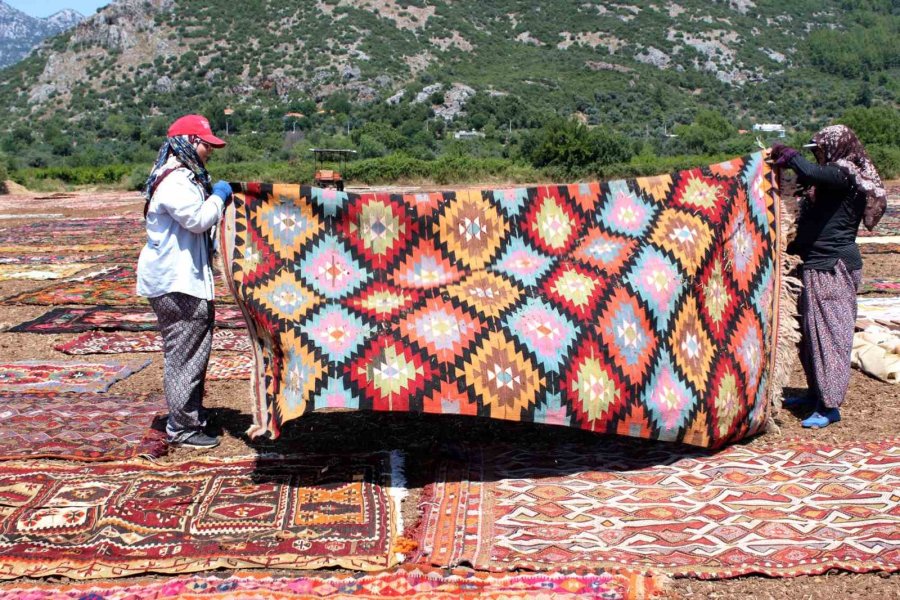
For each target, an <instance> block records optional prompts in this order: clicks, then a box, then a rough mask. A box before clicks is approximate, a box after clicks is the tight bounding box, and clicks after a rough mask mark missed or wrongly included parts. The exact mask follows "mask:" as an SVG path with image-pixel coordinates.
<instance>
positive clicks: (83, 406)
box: [0, 392, 166, 595]
mask: <svg viewBox="0 0 900 600" xmlns="http://www.w3.org/2000/svg"><path fill="white" fill-rule="evenodd" d="M0 414H2V415H3V420H2V421H0V459H2V460H11V459H23V458H64V459H70V460H83V461H111V460H126V459H129V458H134V457H135V456H150V457H158V456H162V455H163V454H164V453H165V450H166V443H165V440H166V436H165V433H164V431H163V429H162V427H160V428H159V429H154V428H152V425H153V424H154V421H155V420H157V418H161V417H163V416H164V415H165V414H166V401H165V399H164V398H163V397H162V395H160V394H152V395H136V394H132V395H121V396H119V395H115V396H106V395H104V396H97V395H95V394H22V393H17V392H0ZM0 497H3V494H2V492H0ZM0 595H2V594H0Z"/></svg>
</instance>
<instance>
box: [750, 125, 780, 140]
mask: <svg viewBox="0 0 900 600" xmlns="http://www.w3.org/2000/svg"><path fill="white" fill-rule="evenodd" d="M753 131H761V132H763V133H776V134H778V137H780V138H783V137H784V125H782V124H781V123H754V124H753Z"/></svg>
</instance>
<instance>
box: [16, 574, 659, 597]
mask: <svg viewBox="0 0 900 600" xmlns="http://www.w3.org/2000/svg"><path fill="white" fill-rule="evenodd" d="M664 589H665V583H664V582H663V581H662V579H661V578H660V577H658V576H656V577H654V576H652V575H635V574H629V573H604V572H598V573H539V574H535V573H528V574H522V575H496V574H490V573H474V572H459V573H451V574H447V573H444V572H440V571H433V570H429V569H422V568H417V567H414V568H399V569H397V570H394V571H386V572H383V573H376V574H374V575H332V576H330V577H299V578H290V577H271V576H267V575H260V574H253V573H238V574H236V575H234V576H231V577H214V576H212V577H199V576H195V577H175V578H171V579H156V580H151V581H144V582H139V583H130V584H128V585H122V584H119V585H116V584H115V583H110V582H103V583H100V582H98V583H89V584H84V583H82V584H76V585H55V586H49V585H46V584H17V585H15V586H14V587H6V588H0V595H2V596H3V598H5V599H6V600H159V599H160V598H181V599H182V600H191V599H195V598H196V599H204V598H210V599H215V598H252V599H253V600H282V599H293V600H319V599H321V598H331V599H341V598H398V599H402V600H457V599H462V600H476V599H479V600H526V599H528V600H537V599H550V598H554V599H558V600H565V599H568V598H572V599H576V598H585V599H587V598H598V599H602V600H645V599H650V598H658V597H663V596H662V594H663V593H664Z"/></svg>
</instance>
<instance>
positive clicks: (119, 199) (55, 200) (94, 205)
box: [0, 192, 144, 220]
mask: <svg viewBox="0 0 900 600" xmlns="http://www.w3.org/2000/svg"><path fill="white" fill-rule="evenodd" d="M143 203H144V199H143V198H142V197H141V195H140V193H138V192H79V193H56V194H37V195H35V194H11V195H4V196H0V210H19V209H21V208H22V207H23V206H27V207H28V209H29V210H32V211H49V212H52V211H56V210H59V209H60V208H62V207H65V208H66V209H69V210H92V209H95V210H107V209H110V208H121V207H123V206H134V207H135V212H134V214H135V215H137V214H139V211H140V210H141V205H142V204H143ZM104 218H107V219H108V218H109V217H104ZM79 220H84V219H79Z"/></svg>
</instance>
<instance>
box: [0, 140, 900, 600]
mask: <svg viewBox="0 0 900 600" xmlns="http://www.w3.org/2000/svg"><path fill="white" fill-rule="evenodd" d="M772 184H773V182H772V180H771V173H770V172H769V171H768V167H767V166H766V165H765V163H764V162H763V161H761V160H760V155H754V156H751V157H746V158H743V159H735V160H732V161H728V162H726V163H721V164H718V165H713V166H711V167H709V168H704V169H695V170H692V171H685V172H681V173H674V174H672V175H667V176H661V177H655V178H646V179H643V180H638V181H621V182H609V183H603V184H585V185H574V186H559V187H544V188H522V189H514V190H483V191H478V192H477V193H476V192H466V193H460V192H456V193H453V192H444V193H430V194H418V195H382V194H371V195H365V196H355V195H352V194H340V193H336V192H333V191H325V190H316V189H310V188H300V187H296V186H294V187H291V186H264V185H252V184H245V185H243V187H242V190H243V192H242V193H240V194H237V197H236V201H235V204H234V207H235V210H233V211H232V212H231V214H230V215H229V217H228V220H227V221H226V227H225V228H223V241H224V242H225V245H224V247H225V248H226V257H227V259H226V260H225V269H224V270H225V273H224V275H226V279H227V282H228V285H229V286H230V287H231V289H232V292H233V295H231V296H230V299H231V300H232V303H230V304H229V303H224V304H219V305H218V306H217V327H216V330H215V333H214V353H213V358H214V360H216V361H219V362H221V363H222V364H221V371H220V372H221V373H224V374H225V375H226V376H230V377H236V376H242V377H245V378H250V381H249V384H250V388H251V389H250V390H249V391H250V392H251V393H250V394H248V395H249V396H251V398H250V399H249V400H248V409H249V410H248V412H250V413H251V414H252V415H253V418H254V420H255V423H254V425H253V427H252V428H251V432H252V433H253V434H255V435H260V434H262V433H264V432H268V433H272V434H278V433H280V432H281V431H282V428H283V427H284V426H285V424H286V423H287V422H288V421H290V420H291V419H294V418H297V417H300V416H301V415H303V414H305V413H307V412H314V411H327V410H335V409H336V410H341V411H346V410H347V409H356V410H362V409H371V410H385V411H404V412H434V413H442V414H461V415H470V418H476V417H488V418H500V419H506V420H518V421H534V422H536V423H545V424H555V425H563V426H569V427H577V428H583V429H590V430H592V431H597V432H612V433H619V434H622V435H621V436H619V437H612V438H601V437H600V436H598V437H597V441H596V442H581V443H574V442H573V443H567V444H556V445H554V446H553V447H552V451H547V449H546V448H540V447H532V445H531V444H528V445H525V444H500V443H494V444H489V445H481V444H467V443H466V441H465V440H464V439H461V440H457V441H458V442H460V444H459V446H458V447H456V449H454V450H453V451H443V452H433V453H430V454H429V455H428V456H422V455H419V454H413V453H411V452H410V451H409V450H407V451H401V450H392V449H379V450H369V451H365V452H361V451H355V452H347V451H342V449H341V448H335V449H334V451H333V452H332V453H299V451H298V452H282V453H280V454H275V453H272V452H260V451H257V452H253V451H252V450H253V447H254V444H255V442H252V441H249V442H248V444H247V445H241V444H232V442H235V440H230V439H229V440H228V442H227V443H226V444H223V446H222V447H220V448H219V449H217V451H216V452H213V453H211V454H208V455H202V454H200V455H198V454H187V453H185V452H177V453H174V454H169V455H165V447H164V444H163V437H162V436H163V434H162V428H163V425H164V415H165V403H164V401H163V399H162V397H161V396H160V395H159V394H158V393H129V392H128V389H129V386H128V385H127V384H128V382H129V381H131V380H132V376H131V374H132V373H136V372H138V371H140V370H141V369H144V368H146V364H147V362H149V361H148V360H147V358H148V357H150V360H152V362H153V363H155V366H157V367H158V365H159V364H160V362H161V355H160V349H161V340H160V338H159V336H158V334H157V332H156V331H155V329H156V327H155V325H156V323H155V318H154V317H153V315H152V313H150V312H149V311H148V309H147V307H146V306H145V305H144V304H142V303H140V300H139V299H137V298H134V297H133V295H132V296H129V293H130V289H133V266H134V261H135V258H136V250H137V249H138V248H139V246H140V241H139V239H138V238H140V237H141V236H140V235H137V238H135V237H133V236H132V234H133V232H132V231H131V229H130V228H131V227H137V228H138V230H140V227H141V226H140V223H139V221H138V220H137V219H134V218H130V217H127V218H120V219H118V220H117V221H115V222H111V221H112V219H94V220H87V219H82V220H80V221H79V222H75V223H71V222H68V221H66V220H64V219H53V220H51V221H49V222H48V223H41V225H40V227H34V228H29V227H20V228H17V229H16V231H5V230H0V246H2V245H4V244H6V245H7V246H8V247H17V246H25V247H30V248H31V249H32V250H31V251H30V252H28V253H24V252H19V251H16V252H19V253H16V252H11V251H0V252H2V254H0V264H10V265H23V266H24V267H26V268H28V269H32V268H33V269H35V270H40V268H41V267H42V266H43V265H71V264H88V263H87V261H86V260H85V263H79V261H78V257H79V256H83V257H84V258H85V259H87V258H88V257H90V260H91V261H92V262H91V263H90V264H92V265H94V266H89V267H85V268H84V269H83V270H82V271H84V272H80V271H76V272H74V273H72V272H68V271H66V272H65V273H61V274H60V278H61V281H59V282H57V283H53V284H51V285H46V284H40V287H39V288H38V289H36V290H25V291H18V292H17V293H15V294H13V295H10V296H8V297H7V299H6V300H5V302H7V303H16V304H19V305H21V306H24V307H33V306H34V305H35V304H39V305H44V304H47V305H51V304H52V305H54V306H53V308H51V309H50V310H49V311H48V312H45V313H44V314H41V315H38V316H37V317H36V318H33V319H31V320H29V321H26V322H23V323H20V324H17V325H15V326H14V327H12V328H10V329H9V331H8V333H5V334H3V337H4V338H5V341H4V342H3V343H7V342H9V341H10V340H20V339H21V340H27V343H35V344H38V343H40V341H41V340H43V339H46V338H47V337H48V336H49V335H54V336H56V337H54V338H53V339H54V342H53V343H47V342H45V344H46V347H47V348H48V350H47V355H46V357H41V358H40V359H32V360H29V361H15V362H7V363H4V364H0V414H2V415H3V416H4V417H5V419H3V420H2V421H0V597H3V598H10V599H14V600H50V599H57V598H66V599H83V598H90V599H91V600H113V599H123V598H128V599H131V600H150V599H151V598H152V599H156V598H166V597H172V598H174V597H178V598H228V597H253V598H263V599H281V598H288V597H290V598H322V597H341V598H353V597H361V598H375V597H390V598H417V599H419V598H421V599H423V600H424V599H426V598H438V599H441V598H447V599H450V598H497V599H500V598H504V599H514V598H534V597H538V598H541V597H544V598H548V597H554V598H592V597H593V598H604V599H607V600H614V599H626V598H628V599H643V598H659V597H663V596H665V594H666V587H667V582H668V578H670V577H673V576H674V577H683V576H689V577H696V578H702V579H716V578H731V577H737V576H741V575H745V574H753V573H756V574H765V575H768V576H772V577H791V576H796V575H801V574H818V573H824V572H827V571H828V570H830V569H835V568H839V569H845V570H849V571H854V572H870V571H886V572H892V571H896V570H898V569H900V497H898V495H897V493H896V490H897V489H898V487H900V479H898V477H900V475H898V473H900V439H892V440H885V441H881V442H871V443H846V444H841V445H836V446H829V445H825V444H820V443H815V442H809V441H802V442H801V441H791V442H785V443H780V444H778V445H773V446H771V447H754V448H750V447H746V446H741V445H733V446H730V447H729V448H727V449H725V450H720V451H713V450H711V449H709V447H714V446H722V445H724V444H726V443H728V442H731V441H733V440H735V439H739V438H741V437H744V436H746V435H749V434H751V433H752V432H754V431H758V430H760V429H761V428H762V427H763V426H764V425H765V424H766V421H767V417H768V415H769V412H770V410H771V406H772V405H773V404H774V403H776V402H777V388H778V387H779V383H778V381H779V377H781V376H782V374H781V371H782V370H783V369H782V368H780V367H781V365H780V364H779V361H780V360H781V358H780V353H779V350H780V348H779V346H780V345H781V344H782V342H781V341H780V340H784V342H783V343H784V344H787V343H788V342H790V341H791V340H792V339H793V329H792V327H791V326H790V324H789V323H786V322H788V321H791V320H792V318H791V311H790V310H788V307H786V306H784V304H785V303H784V302H783V301H784V300H785V299H786V298H788V299H789V298H792V294H795V293H796V289H795V288H793V287H792V285H791V282H790V280H788V279H787V278H783V277H782V270H783V269H786V268H788V267H789V266H790V265H788V264H785V263H784V261H785V260H786V259H785V258H784V257H783V256H782V255H781V254H780V252H779V249H780V248H781V247H782V240H781V239H780V233H781V223H780V220H779V219H780V215H779V212H780V199H779V196H778V193H777V187H775V186H774V185H772ZM0 210H2V203H0ZM86 221H90V222H89V223H85V222H86ZM57 222H58V223H60V224H62V228H63V229H64V230H65V231H67V232H68V234H70V235H71V236H72V237H71V238H69V237H66V236H63V237H57V236H55V235H54V234H53V233H52V232H54V231H56V230H54V228H53V227H52V224H53V223H57ZM91 226H97V228H98V229H97V232H98V233H97V234H96V235H94V236H92V235H91V234H90V233H88V231H89V229H90V227H91ZM117 228H118V229H117ZM39 231H40V232H42V233H40V234H39V233H38V232H39ZM41 236H44V237H41ZM53 239H57V242H56V243H53V242H52V241H51V240H53ZM68 239H72V240H78V242H77V243H78V244H79V246H77V247H66V245H65V243H63V244H60V243H59V240H68ZM97 240H117V241H118V240H123V241H122V242H121V244H122V245H121V246H116V245H115V244H106V243H105V242H104V244H105V245H106V246H116V247H103V248H100V247H99V246H100V245H101V243H100V242H98V241H97ZM29 244H32V246H29ZM53 270H54V269H46V271H47V272H51V271H53ZM47 278H48V279H50V277H49V276H48V277H47ZM30 279H31V280H32V281H33V280H34V279H37V278H34V277H32V278H30ZM23 280H24V279H23ZM220 296H221V297H222V299H223V300H228V299H229V297H228V296H226V295H225V294H224V293H221V294H220ZM57 304H64V306H58V305H57ZM51 346H52V347H54V348H55V351H54V350H50V349H49V348H50V347H51ZM54 352H55V353H64V354H66V355H69V356H71V357H72V358H69V359H67V360H65V361H62V360H55V359H53V356H54ZM123 353H140V354H139V356H141V358H140V359H137V360H134V359H131V360H126V361H121V362H106V361H101V360H100V359H101V358H103V357H109V356H110V355H119V354H123ZM214 385H216V384H211V386H214ZM161 387H162V386H161V382H158V381H157V382H155V383H153V384H150V385H145V386H143V388H152V389H161ZM208 389H209V387H208ZM248 420H249V417H248ZM532 427H534V428H536V429H537V428H540V427H544V425H532ZM460 431H464V429H461V430H460ZM350 435H352V434H350ZM634 438H644V439H634ZM573 439H574V438H573ZM659 439H662V440H678V441H682V442H687V443H690V444H693V446H687V445H681V444H673V443H665V442H660V441H658V440H659ZM256 447H257V448H260V447H265V446H256ZM269 447H271V446H269ZM280 447H281V448H282V449H283V448H285V447H286V446H284V445H282V446H280ZM390 447H392V446H389V448H390ZM408 480H414V481H417V482H423V483H422V484H420V485H423V486H424V487H422V488H421V489H409V487H408V483H407V481H408ZM326 567H331V568H337V569H341V571H340V572H331V573H320V574H309V573H304V574H302V575H301V574H299V573H298V574H296V575H290V574H289V573H288V571H290V570H303V571H309V570H313V569H320V568H326ZM49 578H52V580H50V579H49Z"/></svg>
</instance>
